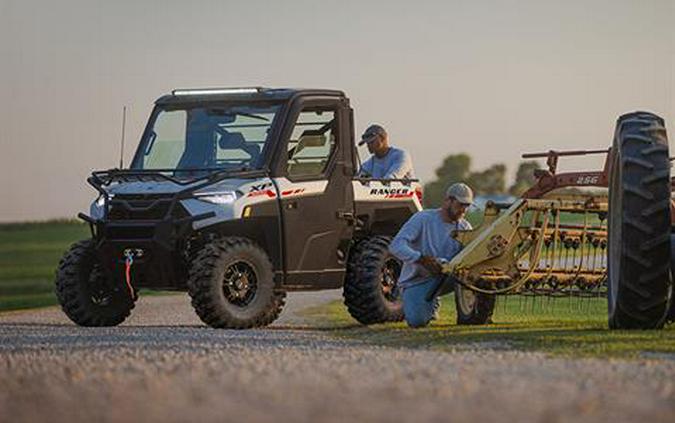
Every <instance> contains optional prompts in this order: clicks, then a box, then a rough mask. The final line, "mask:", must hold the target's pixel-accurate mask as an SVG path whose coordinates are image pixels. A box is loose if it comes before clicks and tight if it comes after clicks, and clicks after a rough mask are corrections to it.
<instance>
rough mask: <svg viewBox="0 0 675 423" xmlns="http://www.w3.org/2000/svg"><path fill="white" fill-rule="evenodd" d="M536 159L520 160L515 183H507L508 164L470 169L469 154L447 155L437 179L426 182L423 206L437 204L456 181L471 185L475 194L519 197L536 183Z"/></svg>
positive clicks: (437, 172) (434, 205)
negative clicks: (449, 186) (508, 184)
mask: <svg viewBox="0 0 675 423" xmlns="http://www.w3.org/2000/svg"><path fill="white" fill-rule="evenodd" d="M539 168H540V166H539V164H538V163H537V162H535V161H525V162H522V163H520V165H519V166H518V171H517V172H516V179H515V181H514V183H513V184H512V185H511V186H509V187H508V188H507V186H506V166H505V165H504V164H501V163H498V164H494V165H492V166H490V167H488V168H487V169H484V170H476V171H474V170H471V157H470V156H469V155H468V154H466V153H460V154H451V155H449V156H447V157H446V158H445V159H444V160H443V163H442V164H441V166H440V167H438V168H437V169H436V172H435V173H436V179H434V180H433V181H431V182H428V183H426V184H424V207H438V206H439V205H440V204H441V202H442V201H443V196H444V193H445V190H446V188H447V187H448V185H450V184H452V183H454V182H465V183H467V184H469V186H470V187H471V188H473V191H474V193H475V194H476V195H489V194H511V195H514V196H519V195H521V194H522V193H523V192H525V191H526V190H527V189H528V188H529V187H531V186H532V185H533V184H534V182H535V179H534V170H535V169H539Z"/></svg>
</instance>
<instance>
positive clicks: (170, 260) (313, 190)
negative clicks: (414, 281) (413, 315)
mask: <svg viewBox="0 0 675 423" xmlns="http://www.w3.org/2000/svg"><path fill="white" fill-rule="evenodd" d="M358 167H359V159H358V155H357V151H356V147H355V142H354V127H353V112H352V109H351V107H350V105H349V99H348V98H347V97H346V96H345V94H344V93H342V92H340V91H332V90H313V89H298V90H294V89H264V88H237V89H203V90H175V91H173V92H172V93H171V94H170V95H165V96H163V97H161V98H160V99H158V100H157V101H156V103H155V108H154V110H153V112H152V115H151V117H150V119H149V122H148V124H147V127H146V129H145V131H144V133H143V136H142V139H141V141H140V144H139V146H138V149H137V151H136V154H135V156H134V159H133V161H132V163H131V166H130V167H129V169H112V170H107V171H96V172H93V174H92V175H91V177H90V178H88V180H87V181H88V182H89V184H91V185H92V186H93V187H94V188H95V189H96V190H97V191H98V194H99V196H98V198H97V199H96V200H95V201H94V202H93V204H92V205H91V210H90V213H89V215H85V214H80V217H81V218H82V219H83V220H85V221H87V222H88V223H89V224H90V226H91V230H92V237H91V239H87V240H83V241H80V242H78V243H76V244H74V245H73V246H72V247H71V249H70V250H69V251H68V252H66V254H65V256H64V257H63V259H62V260H61V263H60V265H59V268H58V270H57V275H56V292H57V296H58V299H59V302H60V304H61V306H62V308H63V310H64V312H65V313H66V314H67V315H68V317H69V318H70V319H72V320H73V321H74V322H75V323H77V324H79V325H84V326H109V325H117V324H119V323H121V322H122V321H123V320H124V319H125V318H126V317H127V316H128V315H129V313H130V311H131V309H132V308H133V307H134V302H135V300H136V298H137V291H138V289H139V288H146V289H156V290H179V291H181V290H182V291H187V292H188V293H189V295H190V296H191V298H192V305H193V306H194V309H195V311H196V312H197V314H198V315H199V317H200V318H201V319H202V320H203V321H204V322H205V323H206V324H208V325H210V326H213V327H219V328H250V327H255V326H263V325H267V324H269V323H271V322H272V321H274V319H276V318H277V316H279V313H280V312H281V309H282V307H283V305H284V297H285V294H286V292H287V291H294V290H320V289H334V288H340V287H344V299H345V303H346V305H347V307H348V309H349V312H350V313H351V314H352V316H353V317H355V318H356V319H357V320H358V321H359V322H361V323H364V324H370V323H377V322H384V321H392V320H400V319H401V318H402V312H401V305H400V302H399V299H398V290H397V286H396V282H397V277H398V273H399V271H400V263H399V262H398V261H397V260H396V259H394V258H393V257H392V256H391V255H390V254H389V253H388V250H387V246H388V243H389V241H390V237H391V236H392V235H393V234H395V233H396V231H397V230H398V229H399V227H400V226H401V225H402V224H403V223H404V222H405V221H406V220H407V219H408V218H409V217H410V216H411V215H412V214H413V213H415V212H416V211H418V210H420V209H421V189H420V186H419V184H417V183H416V182H415V181H412V180H386V181H385V180H372V179H363V178H360V177H358V176H357V172H358Z"/></svg>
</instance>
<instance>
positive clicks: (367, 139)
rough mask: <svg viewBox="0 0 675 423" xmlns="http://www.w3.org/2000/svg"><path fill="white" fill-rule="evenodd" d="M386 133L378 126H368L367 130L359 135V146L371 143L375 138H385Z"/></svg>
mask: <svg viewBox="0 0 675 423" xmlns="http://www.w3.org/2000/svg"><path fill="white" fill-rule="evenodd" d="M386 136H387V131H385V130H384V128H383V127H381V126H380V125H377V124H375V125H370V126H369V127H368V129H366V131H365V132H364V133H363V135H361V141H359V145H363V144H367V143H371V142H373V141H375V140H376V139H377V137H386Z"/></svg>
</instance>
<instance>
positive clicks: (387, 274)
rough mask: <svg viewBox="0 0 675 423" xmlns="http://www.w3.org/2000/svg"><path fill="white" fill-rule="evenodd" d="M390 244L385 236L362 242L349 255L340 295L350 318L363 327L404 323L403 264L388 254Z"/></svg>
mask: <svg viewBox="0 0 675 423" xmlns="http://www.w3.org/2000/svg"><path fill="white" fill-rule="evenodd" d="M390 242H391V237H388V236H372V237H369V238H364V239H362V240H360V241H359V242H357V243H356V244H355V245H354V246H353V247H352V249H351V251H350V254H349V260H348V263H347V275H346V276H345V283H344V290H343V293H342V295H343V297H344V303H345V305H346V306H347V310H348V311H349V314H351V316H352V317H353V318H354V319H356V320H357V321H358V322H359V323H362V324H364V325H370V324H375V323H383V322H398V321H401V320H403V306H402V303H401V298H400V289H399V287H398V277H399V275H400V273H401V266H402V264H401V262H400V261H399V260H398V259H397V258H396V257H394V256H393V255H392V254H391V253H390V252H389V243H390Z"/></svg>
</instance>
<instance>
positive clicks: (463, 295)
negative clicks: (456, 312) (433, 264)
mask: <svg viewBox="0 0 675 423" xmlns="http://www.w3.org/2000/svg"><path fill="white" fill-rule="evenodd" d="M455 295H457V296H458V297H457V299H458V300H459V301H458V303H459V307H460V309H461V311H462V313H463V314H471V312H472V311H473V309H474V307H475V306H476V293H475V292H473V291H472V290H470V289H466V288H462V287H459V286H458V287H457V289H456V291H455Z"/></svg>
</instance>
